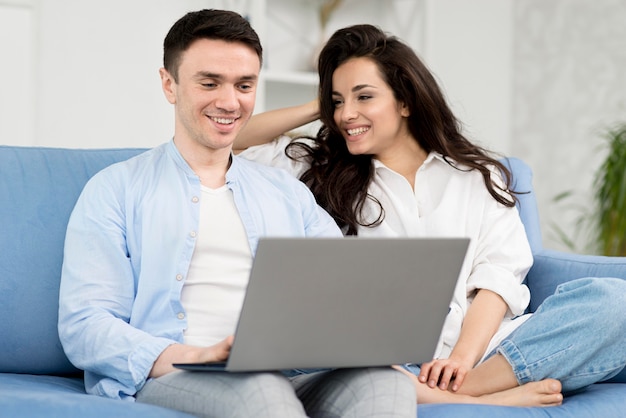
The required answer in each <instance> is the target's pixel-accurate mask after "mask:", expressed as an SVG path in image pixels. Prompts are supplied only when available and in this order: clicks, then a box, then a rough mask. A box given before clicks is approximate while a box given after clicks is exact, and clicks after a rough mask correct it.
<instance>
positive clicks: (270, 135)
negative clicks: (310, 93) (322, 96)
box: [233, 99, 319, 152]
mask: <svg viewBox="0 0 626 418" xmlns="http://www.w3.org/2000/svg"><path fill="white" fill-rule="evenodd" d="M318 118H319V106H318V102H317V99H315V100H312V101H310V102H308V103H304V104H301V105H297V106H291V107H285V108H282V109H276V110H270V111H267V112H263V113H259V114H257V115H254V116H252V117H251V118H250V120H249V121H248V123H247V125H246V126H244V127H243V129H242V130H241V132H239V135H238V136H237V139H236V140H235V143H234V144H233V151H234V152H237V151H243V150H245V149H246V148H249V147H252V146H254V145H260V144H265V143H267V142H270V141H271V140H272V139H274V138H276V137H278V136H280V135H282V134H284V133H285V132H288V131H291V130H292V129H295V128H297V127H299V126H302V125H306V124H307V123H309V122H313V121H314V120H317V119H318Z"/></svg>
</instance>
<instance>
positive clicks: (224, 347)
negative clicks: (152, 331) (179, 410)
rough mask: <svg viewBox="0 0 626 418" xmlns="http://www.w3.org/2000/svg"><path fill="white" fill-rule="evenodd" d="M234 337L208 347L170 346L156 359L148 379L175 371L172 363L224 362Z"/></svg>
mask: <svg viewBox="0 0 626 418" xmlns="http://www.w3.org/2000/svg"><path fill="white" fill-rule="evenodd" d="M233 340H234V337H233V336H232V335H231V336H229V337H226V339H224V340H222V341H220V342H219V343H217V344H215V345H212V346H210V347H193V346H190V345H184V344H172V345H170V346H168V347H167V348H166V349H165V350H163V352H162V353H161V355H159V357H157V359H156V361H155V362H154V365H153V366H152V370H150V377H161V376H163V375H164V374H167V373H170V372H173V371H174V370H176V369H175V368H174V366H172V364H174V363H208V362H214V361H226V359H228V355H229V354H230V348H231V347H232V345H233Z"/></svg>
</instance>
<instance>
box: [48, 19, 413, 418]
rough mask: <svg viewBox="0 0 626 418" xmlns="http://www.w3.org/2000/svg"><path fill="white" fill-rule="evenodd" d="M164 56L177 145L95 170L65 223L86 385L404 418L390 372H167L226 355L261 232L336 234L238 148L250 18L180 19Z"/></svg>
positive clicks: (72, 311)
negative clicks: (234, 148) (177, 365)
mask: <svg viewBox="0 0 626 418" xmlns="http://www.w3.org/2000/svg"><path fill="white" fill-rule="evenodd" d="M163 61H164V67H163V68H162V69H161V70H160V76H161V84H162V88H163V92H164V94H165V97H166V98H167V100H168V101H169V102H170V103H171V104H172V105H173V106H174V114H175V125H174V136H173V139H172V140H171V141H169V142H166V143H164V144H163V145H161V146H158V147H156V148H154V149H152V150H149V151H147V152H145V153H143V154H141V155H139V156H137V157H135V158H131V159H130V160H127V161H125V162H122V163H118V164H115V165H112V166H110V167H108V168H106V169H104V170H103V171H101V172H100V173H98V174H97V175H95V176H94V177H93V178H92V179H91V180H90V181H89V182H88V183H87V185H86V186H85V189H84V190H83V192H82V194H81V196H80V198H79V199H78V202H77V204H76V207H75V208H74V211H73V212H72V215H71V218H70V221H69V225H68V230H67V236H66V243H65V259H64V263H63V273H62V279H61V291H60V308H59V335H60V338H61V341H62V343H63V348H64V349H65V351H66V354H67V356H68V358H69V359H70V360H71V361H72V363H73V364H74V365H75V366H77V367H79V368H81V369H83V370H85V387H86V390H87V391H88V392H89V393H93V394H97V395H101V396H107V397H111V398H116V399H129V400H135V399H136V400H137V401H139V402H146V403H153V404H158V405H161V406H165V407H168V408H173V409H178V410H182V411H186V412H189V413H191V414H193V415H196V416H206V417H222V418H223V417H231V416H232V417H235V416H237V417H289V418H293V417H304V416H309V415H310V416H316V417H324V416H332V417H337V416H353V417H363V416H369V417H405V416H406V417H408V416H412V417H414V416H415V409H416V407H415V405H416V402H415V390H414V388H413V386H412V383H411V381H410V380H409V379H408V378H407V377H406V376H404V375H403V374H401V373H399V372H397V371H395V370H393V369H391V368H376V369H353V370H331V371H324V372H315V373H313V372H311V373H302V372H301V373H300V374H298V373H296V372H295V371H294V372H293V373H278V372H276V373H245V374H243V373H242V374H236V373H233V374H229V373H226V372H211V373H194V372H185V371H178V370H176V369H174V368H173V366H172V364H173V363H191V362H209V361H223V360H225V359H226V358H227V357H228V354H229V351H230V347H231V344H232V341H233V336H232V334H233V333H234V330H235V325H236V322H237V319H238V316H239V311H240V309H241V306H242V303H243V297H244V294H245V289H246V285H247V280H248V274H249V271H250V268H251V265H252V257H253V254H254V253H255V251H256V246H257V243H258V240H259V238H260V237H262V236H310V237H314V236H332V237H334V236H336V237H340V236H341V232H340V230H339V229H338V227H337V225H336V224H335V223H334V221H333V220H332V219H331V218H330V216H329V215H328V214H327V213H326V212H325V211H323V210H322V209H321V208H320V207H319V206H318V205H317V204H316V202H315V199H314V198H313V196H312V194H311V193H310V192H309V190H308V188H307V187H306V186H305V185H304V184H303V183H301V182H300V181H298V180H296V179H295V178H294V177H292V176H291V175H289V174H288V173H286V172H284V171H281V170H277V169H273V168H269V167H265V166H261V165H257V164H256V163H253V162H250V161H247V160H244V159H241V158H239V157H236V156H234V155H233V153H232V145H233V141H234V140H235V137H236V136H237V134H238V133H239V131H240V130H241V128H242V127H243V126H244V125H245V124H246V122H247V121H248V119H249V118H250V116H251V115H252V112H253V109H254V101H255V97H256V88H257V84H258V78H259V71H260V69H261V62H262V48H261V44H260V42H259V39H258V36H257V34H256V33H255V32H254V30H253V29H252V28H251V27H250V25H249V24H248V22H247V21H246V20H245V19H243V18H242V17H241V16H240V15H238V14H236V13H233V12H229V11H222V10H202V11H198V12H192V13H188V14H187V15H185V16H183V17H182V18H181V19H180V20H179V21H177V22H176V23H175V24H174V25H173V26H172V28H171V29H170V31H169V33H168V34H167V36H166V38H165V42H164V60H163ZM287 376H290V377H287Z"/></svg>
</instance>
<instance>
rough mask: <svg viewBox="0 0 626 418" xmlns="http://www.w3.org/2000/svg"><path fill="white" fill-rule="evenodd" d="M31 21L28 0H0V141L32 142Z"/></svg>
mask: <svg viewBox="0 0 626 418" xmlns="http://www.w3.org/2000/svg"><path fill="white" fill-rule="evenodd" d="M34 21H35V12H34V9H33V7H32V5H31V4H30V2H27V1H11V2H8V1H0V54H1V56H2V65H0V81H1V82H2V87H1V88H0V144H6V145H31V144H32V143H33V142H34V136H35V135H34V130H35V115H34V107H35V106H34V105H35V96H34V93H35V89H34V80H35V73H34V70H35V66H34V64H33V60H34V58H35V50H34V49H35V44H34V39H33V37H34V33H35V22H34Z"/></svg>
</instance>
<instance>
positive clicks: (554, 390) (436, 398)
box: [396, 367, 563, 406]
mask: <svg viewBox="0 0 626 418" xmlns="http://www.w3.org/2000/svg"><path fill="white" fill-rule="evenodd" d="M396 369H397V370H400V371H401V372H403V373H405V374H406V375H407V376H409V377H410V378H411V380H412V381H413V382H414V383H415V386H416V388H417V402H418V403H470V404H486V405H501V406H557V405H561V404H562V403H563V395H562V394H561V382H559V381H558V380H555V379H545V380H541V381H539V382H530V383H526V384H524V385H521V386H516V387H514V388H511V389H506V390H503V391H500V392H495V393H490V394H486V395H482V396H470V395H465V394H460V393H454V392H450V391H446V390H441V389H439V388H437V387H435V388H430V387H428V385H426V384H424V383H420V382H419V381H418V380H417V376H415V375H414V374H413V373H410V372H407V371H406V370H404V369H402V368H400V367H396Z"/></svg>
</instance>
